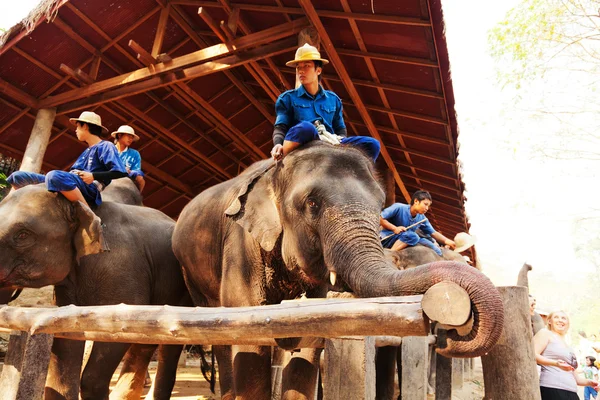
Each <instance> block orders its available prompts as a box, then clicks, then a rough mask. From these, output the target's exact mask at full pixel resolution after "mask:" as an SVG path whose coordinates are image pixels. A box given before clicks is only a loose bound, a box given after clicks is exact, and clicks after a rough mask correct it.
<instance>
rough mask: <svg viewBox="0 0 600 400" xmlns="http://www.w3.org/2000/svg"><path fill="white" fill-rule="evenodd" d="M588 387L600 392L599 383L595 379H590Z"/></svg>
mask: <svg viewBox="0 0 600 400" xmlns="http://www.w3.org/2000/svg"><path fill="white" fill-rule="evenodd" d="M586 386H591V387H592V389H594V390H595V391H598V381H595V380H593V379H588V384H587V385H586Z"/></svg>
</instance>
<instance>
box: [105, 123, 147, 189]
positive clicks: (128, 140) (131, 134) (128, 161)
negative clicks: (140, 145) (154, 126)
mask: <svg viewBox="0 0 600 400" xmlns="http://www.w3.org/2000/svg"><path fill="white" fill-rule="evenodd" d="M110 135H111V136H112V137H113V138H115V146H117V150H118V151H119V158H120V159H121V161H122V162H123V165H125V168H126V169H127V174H129V177H130V178H131V179H132V180H133V181H134V182H135V184H136V186H137V188H138V189H139V191H140V193H142V190H144V186H146V180H145V179H144V176H145V175H144V173H143V172H142V156H140V153H139V151H137V150H134V149H132V148H131V147H130V146H131V144H132V143H133V142H137V141H138V140H140V137H139V136H138V135H136V134H135V131H134V130H133V128H132V127H130V126H129V125H121V126H120V127H119V129H117V130H116V131H115V132H113V133H111V134H110Z"/></svg>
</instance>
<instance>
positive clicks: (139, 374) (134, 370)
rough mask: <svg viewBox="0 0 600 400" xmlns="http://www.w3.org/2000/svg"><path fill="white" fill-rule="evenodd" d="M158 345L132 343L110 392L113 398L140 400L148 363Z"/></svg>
mask: <svg viewBox="0 0 600 400" xmlns="http://www.w3.org/2000/svg"><path fill="white" fill-rule="evenodd" d="M156 347H157V346H156V345H153V344H151V345H144V344H132V345H131V347H129V350H127V353H126V354H125V357H124V358H123V367H122V368H121V374H120V375H119V381H118V382H117V385H116V386H115V388H114V389H113V391H112V392H111V394H110V398H111V399H123V400H138V399H139V398H140V397H141V395H142V392H143V390H144V383H145V381H146V371H148V364H149V363H150V359H151V358H152V355H153V354H154V351H155V350H156Z"/></svg>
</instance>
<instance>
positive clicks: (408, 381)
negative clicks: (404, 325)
mask: <svg viewBox="0 0 600 400" xmlns="http://www.w3.org/2000/svg"><path fill="white" fill-rule="evenodd" d="M428 370H429V344H428V342H427V338H426V337H405V338H402V386H401V390H400V395H401V399H402V400H417V399H419V400H421V399H423V400H424V399H427V372H428Z"/></svg>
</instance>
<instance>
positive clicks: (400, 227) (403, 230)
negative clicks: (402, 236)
mask: <svg viewBox="0 0 600 400" xmlns="http://www.w3.org/2000/svg"><path fill="white" fill-rule="evenodd" d="M402 232H406V227H404V226H397V227H395V228H394V233H395V234H399V233H402Z"/></svg>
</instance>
